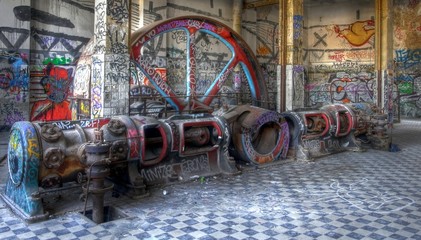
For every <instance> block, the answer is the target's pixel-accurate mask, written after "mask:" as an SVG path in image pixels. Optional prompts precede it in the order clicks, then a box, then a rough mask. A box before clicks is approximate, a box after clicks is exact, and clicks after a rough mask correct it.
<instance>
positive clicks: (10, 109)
mask: <svg viewBox="0 0 421 240" xmlns="http://www.w3.org/2000/svg"><path fill="white" fill-rule="evenodd" d="M92 5H93V3H92V4H91V3H90V2H89V1H80V0H73V1H68V0H65V1H59V0H53V1H29V0H27V1H12V0H2V1H1V7H2V14H1V16H0V130H7V129H8V128H10V126H11V125H12V124H13V123H14V122H16V121H21V120H40V121H46V120H58V119H70V118H69V117H70V109H69V104H70V102H69V99H68V98H69V97H71V96H72V81H73V77H74V67H75V61H76V60H77V59H78V58H79V55H80V53H81V50H82V48H83V47H84V46H85V45H86V43H87V42H88V40H89V38H90V37H91V36H92V30H93V27H92V26H93V12H94V10H93V6H92Z"/></svg>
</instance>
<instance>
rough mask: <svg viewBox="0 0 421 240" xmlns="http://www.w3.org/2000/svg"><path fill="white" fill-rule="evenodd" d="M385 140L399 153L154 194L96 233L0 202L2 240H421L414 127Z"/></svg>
mask: <svg viewBox="0 0 421 240" xmlns="http://www.w3.org/2000/svg"><path fill="white" fill-rule="evenodd" d="M392 136H393V143H394V144H397V145H398V147H399V148H400V149H401V151H399V152H385V151H378V150H371V149H370V150H367V151H365V152H344V153H339V154H334V155H330V156H327V157H323V158H320V159H317V160H315V161H314V162H304V161H295V162H288V163H285V164H280V165H273V166H268V167H264V168H260V169H256V170H251V171H246V172H243V173H242V174H241V175H236V176H228V177H222V176H216V177H209V178H206V179H205V181H199V180H196V181H193V182H189V183H184V184H178V185H171V186H165V187H162V188H155V189H151V190H150V196H149V197H146V198H143V199H140V200H136V201H127V200H124V201H121V202H117V203H116V204H114V207H115V208H117V209H119V210H121V211H123V212H124V213H125V214H126V215H127V216H128V217H126V218H122V219H119V220H115V221H111V222H107V223H103V224H98V225H97V224H95V223H93V222H91V221H90V220H89V219H87V218H85V217H83V216H81V214H79V213H75V212H72V213H67V214H65V215H62V216H58V217H54V218H52V219H49V220H47V221H43V222H39V223H33V224H27V223H25V222H24V221H22V220H20V219H19V218H17V217H15V215H13V213H11V212H10V210H9V209H8V208H7V207H6V205H5V204H4V203H3V202H1V201H0V239H421V157H420V156H421V140H420V136H421V121H409V120H403V121H402V123H399V124H396V125H395V128H394V129H393V130H392ZM2 171H3V170H2ZM1 174H7V172H2V173H1ZM1 184H3V185H4V183H1ZM164 191H165V192H164ZM164 193H165V194H164Z"/></svg>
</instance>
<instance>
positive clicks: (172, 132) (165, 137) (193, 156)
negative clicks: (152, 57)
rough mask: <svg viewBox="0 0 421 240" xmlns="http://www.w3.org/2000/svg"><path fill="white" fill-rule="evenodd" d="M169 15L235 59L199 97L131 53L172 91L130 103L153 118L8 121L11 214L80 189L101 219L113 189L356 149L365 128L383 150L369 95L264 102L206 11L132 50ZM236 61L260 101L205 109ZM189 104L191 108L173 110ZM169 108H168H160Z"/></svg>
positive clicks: (25, 213) (49, 206) (32, 215)
mask: <svg viewBox="0 0 421 240" xmlns="http://www.w3.org/2000/svg"><path fill="white" fill-rule="evenodd" d="M173 21H175V22H176V23H177V26H178V27H179V29H186V31H187V32H196V31H202V30H203V31H204V32H205V33H210V34H213V35H214V36H216V37H217V38H218V39H225V40H224V41H223V42H224V43H227V44H231V47H229V49H234V51H235V54H233V56H235V58H234V59H233V60H232V64H231V65H230V66H229V68H227V69H225V70H224V73H221V74H220V75H218V78H217V79H215V81H214V84H212V85H211V86H210V88H209V89H210V90H209V92H206V93H205V95H204V96H203V97H202V98H199V96H198V95H197V94H196V93H195V92H194V91H193V90H195V89H196V86H195V85H194V83H195V81H190V84H187V86H188V87H189V89H188V90H189V91H188V92H190V93H191V96H188V97H187V98H186V99H183V98H182V97H181V96H178V95H177V94H176V92H175V91H172V90H171V88H170V86H169V85H167V83H165V82H164V81H163V80H162V79H161V77H160V76H159V74H156V71H155V70H154V69H153V66H151V65H149V64H148V62H147V61H141V59H142V56H140V55H136V54H134V60H136V61H137V65H136V66H137V67H139V68H140V70H139V71H142V72H143V73H144V74H145V76H146V77H147V78H148V80H149V81H150V82H151V83H152V85H153V86H154V87H155V88H156V90H157V91H158V92H159V93H160V94H161V95H163V97H164V98H165V99H166V100H170V101H168V102H169V104H170V105H171V106H170V107H167V104H166V103H165V104H161V103H159V102H152V103H150V104H149V105H151V106H155V108H154V109H155V110H153V111H152V110H151V109H148V107H147V105H148V104H146V103H144V104H143V105H141V104H140V105H138V106H137V105H136V107H135V108H136V109H137V110H138V111H139V112H142V111H143V113H147V112H148V111H149V112H152V113H154V114H153V115H154V117H150V116H149V117H148V116H139V115H136V116H115V117H112V118H105V119H91V120H89V119H88V120H79V121H57V122H32V123H31V122H25V121H23V122H17V123H15V124H14V125H13V126H12V129H11V132H10V140H9V147H8V166H9V178H8V181H7V183H6V187H5V191H4V193H2V194H1V196H2V197H3V199H4V200H5V202H6V203H7V204H8V205H9V206H11V208H12V209H13V210H14V211H15V212H16V213H17V214H18V215H20V216H21V217H22V218H24V219H26V220H28V221H36V220H41V219H45V218H46V217H48V216H49V215H50V214H55V213H57V212H61V211H62V210H65V209H63V205H60V204H58V203H59V202H62V201H64V200H66V198H69V197H70V196H71V194H70V193H72V194H73V193H74V194H81V195H82V196H83V198H82V199H85V208H86V204H87V202H86V200H87V198H89V197H90V196H91V197H92V199H93V201H94V205H96V206H99V207H98V208H96V209H93V211H94V213H93V216H94V218H95V219H96V220H95V221H96V222H101V218H102V217H103V216H102V214H101V213H102V211H101V209H100V208H102V207H103V205H104V201H107V200H108V199H109V198H112V196H115V197H117V196H119V195H120V196H121V195H123V196H128V197H130V198H138V197H143V196H146V195H147V187H148V186H151V185H157V184H171V183H175V182H180V181H186V180H189V179H191V177H193V176H211V175H216V174H238V173H240V172H241V169H242V166H244V165H251V166H258V165H261V164H268V163H274V162H281V161H280V160H282V159H287V158H289V159H311V158H314V157H318V156H323V155H326V154H331V153H335V152H339V151H343V150H349V149H350V150H359V149H360V148H361V141H360V140H358V139H357V138H358V137H360V136H363V135H366V136H368V138H369V140H370V142H372V144H373V146H375V147H378V148H380V149H384V146H386V145H387V139H388V138H387V134H386V133H385V121H384V118H383V116H382V114H378V113H377V112H375V111H373V109H372V107H370V106H369V105H368V104H353V105H352V104H351V105H344V104H332V105H328V106H324V107H322V108H321V109H311V110H310V109H307V110H299V111H294V112H285V113H277V112H275V111H271V110H267V109H265V108H264V105H265V102H264V101H265V100H266V99H268V97H267V92H266V86H265V85H264V81H261V80H260V79H261V78H262V73H261V72H260V70H259V68H258V67H257V66H258V65H257V61H256V60H255V58H254V56H253V55H252V53H251V51H249V49H248V47H247V45H246V44H245V43H244V41H242V40H241V38H240V37H239V36H238V35H236V34H234V33H232V35H231V31H230V30H229V29H228V28H227V27H226V26H225V25H222V24H220V23H217V22H215V21H214V20H210V19H207V18H202V17H199V16H190V17H184V18H176V19H174V20H165V21H163V22H160V23H156V24H153V25H151V26H150V27H147V28H145V29H144V30H142V31H139V32H138V33H136V34H135V38H133V39H134V44H133V48H134V53H138V54H140V53H141V52H142V51H141V50H140V49H141V47H142V46H143V44H144V43H145V41H146V40H148V39H147V38H143V37H142V36H145V35H146V34H148V33H150V32H151V31H154V30H157V29H158V28H159V29H171V28H166V27H170V26H172V24H173ZM195 22H198V23H204V22H206V23H207V24H194V23H195ZM196 27H206V29H196ZM190 47H194V46H190ZM190 57H193V56H190ZM236 64H239V65H241V66H243V68H245V70H244V72H245V76H246V77H247V78H248V79H247V82H248V85H249V88H250V96H251V99H250V100H251V102H252V103H259V104H255V105H259V107H258V106H251V105H235V106H226V105H225V106H223V107H222V108H220V109H217V110H216V111H213V112H212V114H210V112H209V109H210V108H211V107H210V106H211V104H212V103H213V102H214V101H215V100H216V95H215V94H216V93H217V92H218V91H219V90H220V89H221V86H222V85H223V83H224V81H225V80H226V76H227V75H228V74H229V73H230V71H231V70H233V69H234V67H235V65H236ZM195 66H196V65H191V66H190V67H191V68H194V67H195ZM153 77H157V79H153ZM190 77H191V76H190ZM193 80H194V79H193ZM170 90H171V91H170ZM192 106H193V108H192V109H193V110H194V112H196V113H195V114H186V113H185V112H184V113H183V114H177V113H176V112H177V111H181V110H186V109H187V110H189V108H191V107H192ZM168 108H170V110H175V111H173V112H172V116H170V117H163V116H164V115H165V112H166V111H167V109H168ZM201 110H203V113H200V112H201ZM110 195H111V196H110ZM72 196H73V195H72Z"/></svg>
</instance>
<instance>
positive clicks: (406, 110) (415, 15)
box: [393, 0, 421, 118]
mask: <svg viewBox="0 0 421 240" xmlns="http://www.w3.org/2000/svg"><path fill="white" fill-rule="evenodd" d="M393 10H394V11H393V14H394V22H393V40H394V41H393V48H394V60H395V66H394V68H395V69H394V70H395V71H394V72H395V83H396V85H397V88H398V91H399V105H400V115H401V117H407V118H420V117H421V57H420V56H421V3H420V1H419V0H405V1H394V8H393Z"/></svg>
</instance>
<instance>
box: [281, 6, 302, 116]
mask: <svg viewBox="0 0 421 240" xmlns="http://www.w3.org/2000/svg"><path fill="white" fill-rule="evenodd" d="M303 13H304V10H303V0H279V65H278V73H277V76H278V79H277V81H278V102H277V106H278V107H277V110H278V111H279V112H284V111H286V110H293V109H295V108H300V107H303V106H304V83H303V81H304V74H303V71H304V68H303V60H302V43H303V25H304V16H303Z"/></svg>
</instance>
